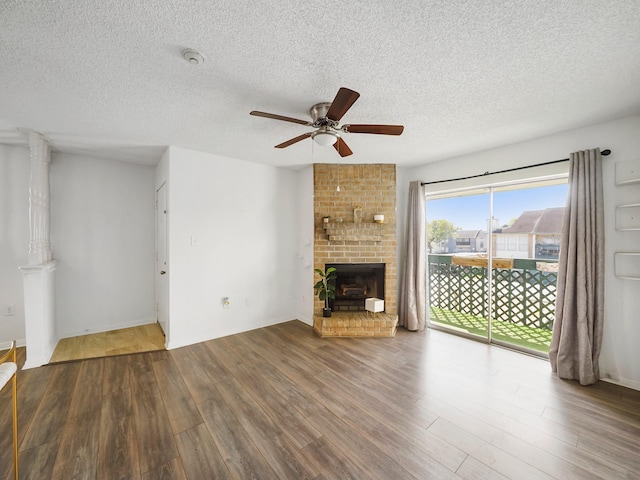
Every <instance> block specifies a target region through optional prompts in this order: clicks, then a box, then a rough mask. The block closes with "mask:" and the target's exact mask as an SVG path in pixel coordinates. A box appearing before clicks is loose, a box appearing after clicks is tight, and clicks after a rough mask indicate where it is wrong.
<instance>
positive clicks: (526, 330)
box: [431, 307, 551, 353]
mask: <svg viewBox="0 0 640 480" xmlns="http://www.w3.org/2000/svg"><path fill="white" fill-rule="evenodd" d="M431 322H432V323H436V324H440V325H443V326H447V327H453V328H455V329H457V330H462V331H464V332H467V333H470V334H472V335H479V336H481V337H485V338H486V336H487V323H488V322H487V319H486V318H483V317H476V316H473V315H469V314H466V313H460V312H455V311H452V310H444V309H441V308H433V307H432V308H431ZM491 325H492V329H491V336H492V338H494V339H495V340H499V341H501V342H505V343H510V344H513V345H518V346H521V347H526V348H530V349H532V350H536V351H539V352H543V353H549V344H550V343H551V331H550V330H543V329H540V328H534V327H525V326H522V325H515V324H513V323H508V322H502V321H500V320H494V321H493V322H492V324H491Z"/></svg>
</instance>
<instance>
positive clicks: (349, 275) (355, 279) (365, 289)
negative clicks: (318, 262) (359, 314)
mask: <svg viewBox="0 0 640 480" xmlns="http://www.w3.org/2000/svg"><path fill="white" fill-rule="evenodd" d="M329 267H334V268H335V269H336V273H337V278H336V283H335V285H336V298H335V299H333V300H330V301H329V306H330V307H331V309H332V310H333V311H334V312H336V311H360V310H364V301H365V299H366V298H380V299H383V300H384V263H328V264H326V265H325V268H329Z"/></svg>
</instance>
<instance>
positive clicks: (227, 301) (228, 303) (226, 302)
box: [222, 297, 231, 309]
mask: <svg viewBox="0 0 640 480" xmlns="http://www.w3.org/2000/svg"><path fill="white" fill-rule="evenodd" d="M230 306H231V299H230V298H229V297H222V308H225V309H227V308H229V307H230Z"/></svg>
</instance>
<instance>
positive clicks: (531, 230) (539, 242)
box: [493, 207, 564, 259]
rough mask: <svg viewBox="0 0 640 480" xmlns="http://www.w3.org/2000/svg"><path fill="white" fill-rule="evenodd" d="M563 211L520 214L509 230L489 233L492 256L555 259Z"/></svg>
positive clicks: (562, 208) (562, 209)
mask: <svg viewBox="0 0 640 480" xmlns="http://www.w3.org/2000/svg"><path fill="white" fill-rule="evenodd" d="M563 216H564V207H557V208H547V209H545V210H529V211H526V212H523V213H522V214H521V215H520V216H519V217H518V219H517V220H516V221H515V222H514V223H513V225H511V226H510V227H507V228H503V229H502V230H501V231H494V232H493V240H494V243H493V253H494V255H495V256H496V257H502V258H540V259H557V258H558V256H559V254H560V235H561V233H562V218H563Z"/></svg>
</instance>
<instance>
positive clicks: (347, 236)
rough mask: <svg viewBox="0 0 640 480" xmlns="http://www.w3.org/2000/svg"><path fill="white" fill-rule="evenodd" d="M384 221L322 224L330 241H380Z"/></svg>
mask: <svg viewBox="0 0 640 480" xmlns="http://www.w3.org/2000/svg"><path fill="white" fill-rule="evenodd" d="M384 226H385V225H384V223H340V222H329V223H325V224H324V230H325V232H326V234H327V238H328V239H329V241H330V242H381V241H382V237H383V235H384Z"/></svg>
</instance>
